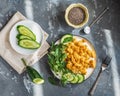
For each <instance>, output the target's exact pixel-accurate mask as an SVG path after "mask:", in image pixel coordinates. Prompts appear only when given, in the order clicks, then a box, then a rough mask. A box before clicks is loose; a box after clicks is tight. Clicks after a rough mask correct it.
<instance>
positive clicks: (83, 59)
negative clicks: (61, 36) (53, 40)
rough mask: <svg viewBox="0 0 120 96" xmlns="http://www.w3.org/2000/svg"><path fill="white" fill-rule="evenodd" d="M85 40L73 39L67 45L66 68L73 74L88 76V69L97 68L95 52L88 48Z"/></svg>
mask: <svg viewBox="0 0 120 96" xmlns="http://www.w3.org/2000/svg"><path fill="white" fill-rule="evenodd" d="M86 43H87V41H86V40H85V39H81V40H77V39H75V38H74V39H73V41H72V42H70V43H68V44H67V48H66V50H65V52H66V53H67V59H66V61H67V64H66V67H67V68H68V69H69V70H71V71H72V72H73V73H80V74H84V75H85V74H86V73H87V69H88V68H95V59H94V58H95V56H96V55H95V52H94V51H93V50H91V49H90V48H88V46H87V45H86Z"/></svg>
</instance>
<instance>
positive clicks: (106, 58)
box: [102, 56, 112, 65]
mask: <svg viewBox="0 0 120 96" xmlns="http://www.w3.org/2000/svg"><path fill="white" fill-rule="evenodd" d="M111 59H112V57H111V56H106V57H105V59H104V60H103V61H102V63H104V64H107V65H108V64H109V63H110V61H111Z"/></svg>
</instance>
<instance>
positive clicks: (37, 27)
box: [9, 20, 43, 55]
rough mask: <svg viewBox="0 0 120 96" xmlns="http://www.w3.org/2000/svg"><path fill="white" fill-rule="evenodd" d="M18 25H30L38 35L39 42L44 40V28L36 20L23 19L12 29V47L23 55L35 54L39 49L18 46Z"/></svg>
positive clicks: (10, 36) (10, 39)
mask: <svg viewBox="0 0 120 96" xmlns="http://www.w3.org/2000/svg"><path fill="white" fill-rule="evenodd" d="M18 25H24V26H26V27H28V28H29V29H30V30H31V31H32V32H33V33H34V34H35V35H36V41H37V42H39V43H40V44H42V41H43V31H42V28H41V27H40V25H39V24H37V23H36V22H34V21H31V20H23V21H20V22H18V23H16V24H15V25H14V26H13V27H12V29H11V31H10V35H9V41H10V44H11V46H12V48H13V49H14V50H15V51H16V52H18V53H20V54H23V55H29V54H33V53H34V52H35V51H36V50H37V49H25V48H22V47H20V46H18V40H17V38H16V36H17V34H18V31H17V29H16V28H17V26H18Z"/></svg>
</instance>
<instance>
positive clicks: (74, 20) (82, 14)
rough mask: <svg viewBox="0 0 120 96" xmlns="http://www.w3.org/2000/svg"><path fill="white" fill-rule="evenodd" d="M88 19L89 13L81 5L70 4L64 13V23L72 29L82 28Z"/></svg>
mask: <svg viewBox="0 0 120 96" xmlns="http://www.w3.org/2000/svg"><path fill="white" fill-rule="evenodd" d="M88 19H89V13H88V10H87V8H86V7H85V6H84V5H83V4H80V3H77V4H71V5H69V6H68V8H67V9H66V11H65V20H66V22H67V23H68V25H69V26H72V27H74V28H80V27H83V26H84V25H85V24H86V23H87V22H88Z"/></svg>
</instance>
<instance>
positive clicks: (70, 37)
mask: <svg viewBox="0 0 120 96" xmlns="http://www.w3.org/2000/svg"><path fill="white" fill-rule="evenodd" d="M72 40H73V35H72V34H66V35H64V36H63V37H62V38H61V43H63V44H66V43H68V42H71V41H72Z"/></svg>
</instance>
